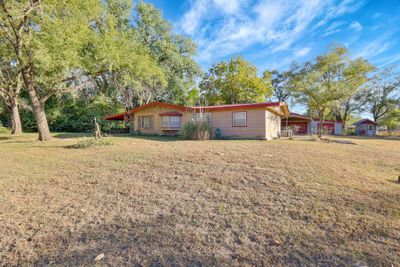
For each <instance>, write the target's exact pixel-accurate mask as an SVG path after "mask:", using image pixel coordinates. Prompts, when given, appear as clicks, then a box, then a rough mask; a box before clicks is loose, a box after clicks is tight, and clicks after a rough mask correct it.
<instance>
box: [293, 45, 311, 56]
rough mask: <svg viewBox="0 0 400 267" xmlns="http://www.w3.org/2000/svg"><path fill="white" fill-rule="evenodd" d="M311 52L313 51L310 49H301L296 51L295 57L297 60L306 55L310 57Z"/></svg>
mask: <svg viewBox="0 0 400 267" xmlns="http://www.w3.org/2000/svg"><path fill="white" fill-rule="evenodd" d="M310 51H311V48H310V47H304V48H300V49H297V50H296V51H294V56H295V57H296V58H300V57H304V56H305V55H308V53H310Z"/></svg>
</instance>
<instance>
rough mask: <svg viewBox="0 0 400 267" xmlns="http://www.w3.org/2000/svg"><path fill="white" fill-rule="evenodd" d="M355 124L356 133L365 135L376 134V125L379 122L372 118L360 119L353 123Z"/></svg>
mask: <svg viewBox="0 0 400 267" xmlns="http://www.w3.org/2000/svg"><path fill="white" fill-rule="evenodd" d="M353 125H354V126H355V127H356V129H355V133H356V135H363V136H375V135H376V127H377V125H378V124H377V123H376V122H374V121H372V120H370V119H362V120H359V121H357V122H355V123H353Z"/></svg>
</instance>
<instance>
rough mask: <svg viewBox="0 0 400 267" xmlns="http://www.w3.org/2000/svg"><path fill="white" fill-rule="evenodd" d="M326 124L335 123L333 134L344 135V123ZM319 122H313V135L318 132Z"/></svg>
mask: <svg viewBox="0 0 400 267" xmlns="http://www.w3.org/2000/svg"><path fill="white" fill-rule="evenodd" d="M323 123H324V124H325V123H326V124H332V123H333V130H334V132H333V134H334V135H342V123H341V122H326V121H324V122H323ZM318 125H319V121H316V120H313V121H311V133H312V134H315V133H317V132H318Z"/></svg>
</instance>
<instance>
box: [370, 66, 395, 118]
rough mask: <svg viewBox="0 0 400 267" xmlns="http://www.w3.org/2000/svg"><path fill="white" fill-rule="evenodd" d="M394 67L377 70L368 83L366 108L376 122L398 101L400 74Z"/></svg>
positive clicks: (393, 107)
mask: <svg viewBox="0 0 400 267" xmlns="http://www.w3.org/2000/svg"><path fill="white" fill-rule="evenodd" d="M394 69H395V66H390V67H387V68H385V69H383V70H381V71H378V72H377V73H375V75H374V76H373V77H372V79H371V80H370V82H369V84H368V93H367V109H368V111H369V112H370V113H371V114H372V117H373V118H374V121H376V122H378V121H379V119H381V118H382V117H384V116H385V115H386V114H387V113H389V112H390V111H392V110H393V109H395V108H396V105H398V104H399V103H400V75H399V74H396V73H395V72H394Z"/></svg>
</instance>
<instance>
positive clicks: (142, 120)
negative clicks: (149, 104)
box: [138, 116, 154, 130]
mask: <svg viewBox="0 0 400 267" xmlns="http://www.w3.org/2000/svg"><path fill="white" fill-rule="evenodd" d="M138 120H139V122H138V124H139V129H146V130H150V129H153V121H154V120H153V116H139V117H138Z"/></svg>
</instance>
